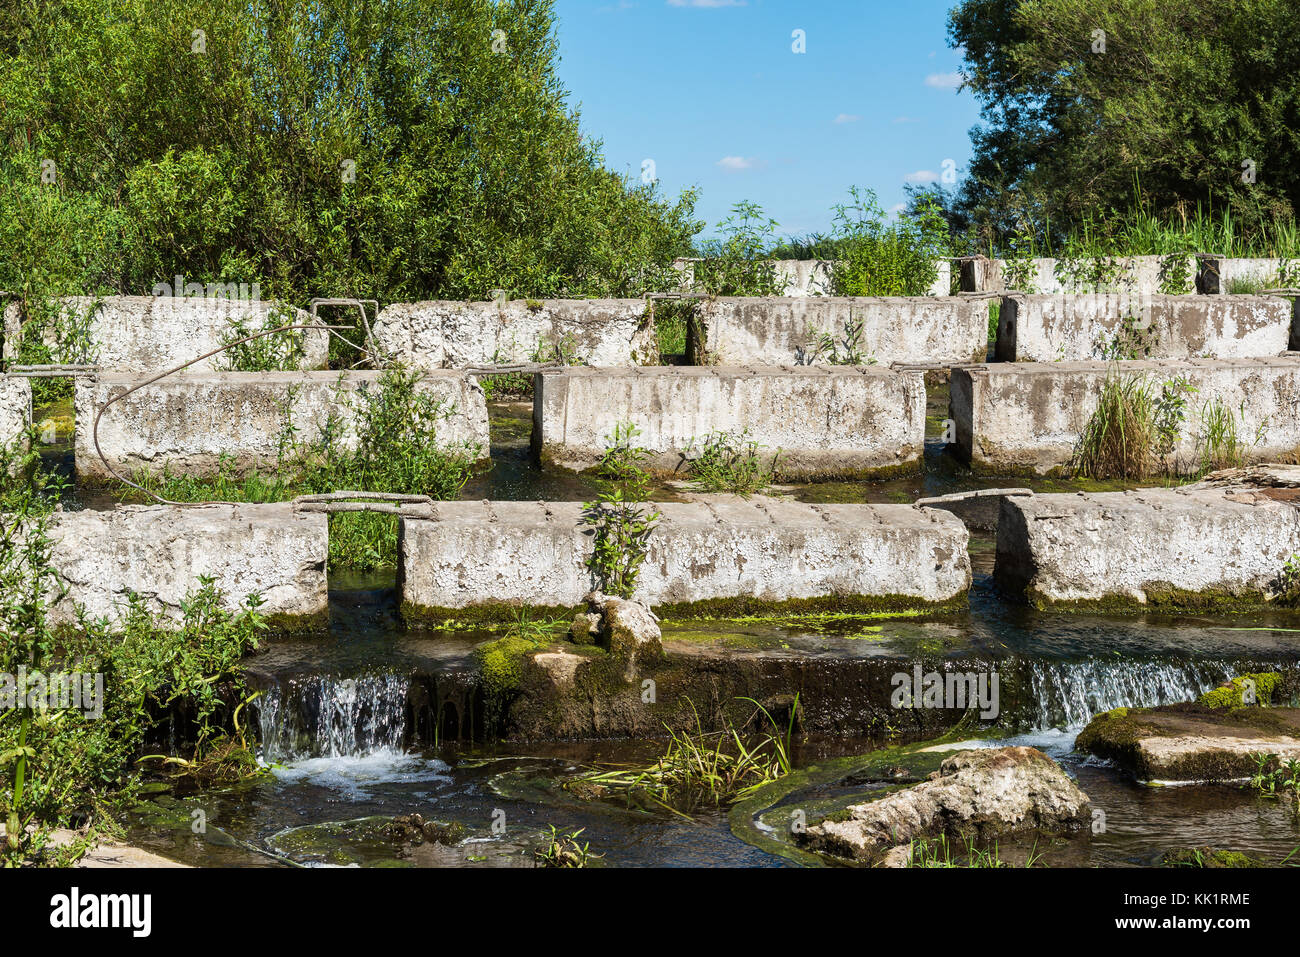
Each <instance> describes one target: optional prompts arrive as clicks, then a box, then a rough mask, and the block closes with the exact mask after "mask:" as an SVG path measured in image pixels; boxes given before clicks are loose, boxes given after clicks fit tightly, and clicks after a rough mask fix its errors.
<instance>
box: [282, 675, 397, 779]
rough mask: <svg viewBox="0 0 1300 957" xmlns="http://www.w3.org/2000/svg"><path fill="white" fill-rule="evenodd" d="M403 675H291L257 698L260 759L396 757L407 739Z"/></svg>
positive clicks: (285, 760)
mask: <svg viewBox="0 0 1300 957" xmlns="http://www.w3.org/2000/svg"><path fill="white" fill-rule="evenodd" d="M410 684H411V681H410V678H409V677H408V676H406V675H395V674H381V675H357V676H353V677H346V678H345V677H341V676H339V675H308V676H300V677H295V678H292V679H290V680H288V681H287V682H285V683H283V684H274V685H271V686H270V687H268V688H267V689H265V691H264V692H263V694H262V696H261V697H260V698H258V699H257V702H256V706H257V708H258V720H259V723H260V726H261V731H262V760H264V761H276V762H280V763H284V762H288V761H298V760H302V759H304V758H321V757H326V758H340V757H365V756H366V755H370V754H377V753H382V752H391V753H400V752H401V750H402V744H403V740H404V738H405V735H406V711H407V706H406V702H407V693H408V691H409V689H410Z"/></svg>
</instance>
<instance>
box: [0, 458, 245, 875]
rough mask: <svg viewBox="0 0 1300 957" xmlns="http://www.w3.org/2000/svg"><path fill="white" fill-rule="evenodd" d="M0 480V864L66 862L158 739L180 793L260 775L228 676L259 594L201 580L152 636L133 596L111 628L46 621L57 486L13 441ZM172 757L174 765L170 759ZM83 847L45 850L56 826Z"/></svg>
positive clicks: (145, 610) (108, 822) (240, 690)
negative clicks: (232, 594) (233, 597)
mask: <svg viewBox="0 0 1300 957" xmlns="http://www.w3.org/2000/svg"><path fill="white" fill-rule="evenodd" d="M3 459H4V461H3V465H4V466H5V467H4V468H3V469H0V473H2V474H3V478H2V479H0V634H3V635H4V641H3V642H0V820H3V821H4V823H5V837H4V840H3V841H2V842H0V861H3V863H4V864H5V865H6V866H18V865H23V864H32V863H46V864H66V863H70V861H71V860H72V859H73V858H74V857H75V856H76V855H77V854H78V853H80V852H81V851H83V850H84V849H85V847H86V845H87V843H88V842H89V841H91V840H93V837H94V835H96V834H99V833H111V832H112V831H113V829H114V827H115V824H114V820H115V819H114V817H113V812H114V810H115V809H116V808H118V807H120V806H121V804H122V802H124V801H128V800H130V799H131V798H132V797H134V796H135V794H136V793H138V791H139V788H140V786H141V784H142V782H143V781H144V779H145V777H146V775H148V774H149V773H150V772H151V765H150V762H149V761H146V760H143V759H145V757H146V749H147V748H148V747H149V746H150V745H153V746H157V745H159V744H170V745H171V748H172V750H173V752H174V753H173V754H169V755H167V756H164V757H163V759H162V760H163V761H165V763H161V762H160V763H156V764H153V765H152V767H153V768H154V769H157V770H163V769H165V770H166V771H167V772H168V773H169V776H171V777H173V778H175V777H182V778H184V779H186V781H187V782H188V783H189V784H191V785H200V784H204V783H208V782H217V781H222V782H229V781H231V780H239V779H243V778H245V777H247V776H249V775H252V774H257V773H259V771H258V768H257V763H256V760H255V758H254V757H253V756H252V753H251V751H250V750H249V747H248V744H247V742H246V740H245V739H244V736H243V733H242V728H241V725H240V724H239V718H238V716H239V712H240V710H241V709H242V706H243V705H244V704H246V703H247V702H248V701H249V700H250V695H249V692H248V690H247V688H246V687H245V686H244V685H243V683H242V681H241V680H240V678H239V676H238V673H237V671H236V665H237V663H238V661H239V660H240V659H241V658H242V657H243V656H244V655H245V654H247V653H248V652H249V651H251V650H253V649H254V648H256V647H257V644H258V641H259V639H260V637H261V635H262V633H263V632H264V630H265V629H266V622H265V621H264V620H263V619H262V617H261V616H260V615H259V613H258V607H259V605H260V604H261V602H260V600H259V598H258V596H256V595H248V596H244V597H243V599H242V600H241V601H239V602H238V603H237V604H232V603H231V601H229V600H228V598H227V596H225V595H223V594H222V593H221V592H220V591H219V590H218V589H217V588H216V587H215V586H214V585H213V583H212V582H211V581H209V580H199V581H198V582H196V583H195V586H194V588H193V590H192V591H191V593H190V594H189V596H188V597H187V598H186V600H185V601H184V602H183V603H182V605H181V608H180V609H179V616H178V620H177V621H175V622H171V623H169V625H168V626H166V627H164V624H163V622H162V620H161V619H160V618H159V610H158V609H156V608H154V607H153V606H151V605H150V604H149V603H148V601H147V600H146V599H145V598H143V597H141V596H131V597H130V599H129V601H128V603H127V605H126V607H125V608H124V609H123V614H122V616H121V619H120V620H119V621H118V622H116V623H110V622H109V621H106V620H91V619H88V618H86V617H85V616H81V617H80V618H79V619H78V620H75V621H73V622H70V623H65V624H61V625H59V626H57V627H56V626H55V624H53V623H52V620H51V615H50V602H51V600H52V599H53V598H54V597H55V596H57V595H58V594H59V590H60V582H59V575H58V570H57V569H56V568H55V567H54V565H53V563H52V553H53V547H54V543H53V541H52V539H51V537H50V535H51V518H52V515H53V514H54V509H55V503H56V502H57V500H58V494H59V492H60V491H61V486H60V484H59V483H58V481H57V480H55V479H53V478H51V477H50V476H48V475H46V474H44V473H43V472H42V471H41V470H40V466H39V462H38V460H37V458H36V457H35V456H34V455H33V454H32V453H28V452H23V451H22V450H21V446H11V447H9V448H8V449H6V450H5V451H4V456H3ZM178 755H182V756H178ZM60 827H70V828H80V829H83V830H84V832H85V834H86V835H87V838H86V840H82V841H77V842H74V843H73V844H72V845H68V846H59V847H56V846H54V845H52V844H51V836H52V832H53V830H54V829H55V828H60Z"/></svg>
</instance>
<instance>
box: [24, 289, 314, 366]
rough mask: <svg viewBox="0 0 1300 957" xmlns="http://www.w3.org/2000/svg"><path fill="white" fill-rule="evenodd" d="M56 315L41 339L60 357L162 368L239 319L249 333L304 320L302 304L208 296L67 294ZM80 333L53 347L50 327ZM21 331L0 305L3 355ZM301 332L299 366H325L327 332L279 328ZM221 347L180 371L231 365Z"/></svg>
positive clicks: (206, 345) (227, 334)
mask: <svg viewBox="0 0 1300 957" xmlns="http://www.w3.org/2000/svg"><path fill="white" fill-rule="evenodd" d="M58 316H59V318H57V319H53V320H51V321H50V322H46V323H45V328H44V329H43V330H42V338H43V340H44V341H45V343H46V344H47V345H50V346H51V347H52V348H55V349H56V350H57V351H60V352H65V351H66V352H70V353H71V354H67V355H62V356H57V358H58V359H59V361H63V362H68V363H73V364H77V365H98V366H99V368H100V369H102V370H104V371H105V372H128V373H129V372H161V371H162V370H164V369H170V368H173V367H175V366H178V365H180V364H181V363H183V362H188V361H189V360H190V359H194V358H197V357H198V356H201V355H203V354H204V353H205V352H211V351H212V350H213V349H219V348H220V347H221V346H222V345H224V344H225V343H226V342H227V341H229V340H230V339H231V338H232V337H233V329H234V327H235V325H236V324H237V323H240V322H242V323H243V325H244V328H245V329H246V330H247V331H248V332H249V333H252V332H258V331H261V330H262V329H263V328H274V327H275V326H283V325H290V324H298V325H304V324H308V323H310V322H311V321H312V320H311V316H310V315H309V314H308V313H306V312H304V311H303V310H301V309H295V308H293V307H290V306H283V305H279V304H277V303H272V302H262V301H260V300H240V299H225V298H221V297H216V296H214V297H206V296H107V297H103V298H95V297H91V296H70V297H68V298H65V299H61V300H59V301H58ZM60 325H61V326H64V327H65V329H67V330H71V329H72V328H73V327H76V328H77V329H79V330H80V334H76V333H69V332H66V331H65V333H64V336H63V338H64V339H65V340H66V339H67V337H68V336H69V335H71V339H72V340H74V341H75V345H69V346H67V347H66V348H60V347H59V340H60V335H59V332H58V330H57V329H56V328H55V327H56V326H60ZM24 332H25V333H26V334H28V335H31V334H33V332H32V331H31V327H30V326H25V325H23V324H22V323H21V313H20V306H19V304H18V303H10V305H9V306H7V307H6V308H5V342H4V354H5V357H6V358H7V359H8V360H10V361H13V360H14V359H15V358H16V357H17V355H18V348H19V340H20V338H21V336H22V335H23V334H24ZM285 335H293V336H300V337H302V338H301V342H302V344H303V350H304V358H303V361H302V368H304V369H324V368H325V367H326V366H327V365H328V362H329V333H327V332H317V331H314V330H310V331H308V330H302V331H293V332H288V333H285ZM229 367H230V366H229V360H228V358H227V354H226V353H220V354H218V355H216V356H213V357H211V358H208V359H204V360H203V361H202V362H198V363H195V364H194V365H192V366H190V367H189V369H188V370H186V371H193V372H209V371H213V370H218V369H226V368H229Z"/></svg>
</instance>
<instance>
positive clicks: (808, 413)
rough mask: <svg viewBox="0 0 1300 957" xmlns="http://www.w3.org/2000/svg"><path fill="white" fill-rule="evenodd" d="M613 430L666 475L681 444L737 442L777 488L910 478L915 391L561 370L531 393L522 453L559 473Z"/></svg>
mask: <svg viewBox="0 0 1300 957" xmlns="http://www.w3.org/2000/svg"><path fill="white" fill-rule="evenodd" d="M620 422H632V423H634V424H635V425H637V426H639V427H640V429H641V434H640V435H638V436H637V439H636V441H637V443H638V444H639V445H640V446H642V447H643V448H646V449H649V450H650V451H651V453H652V459H651V464H652V465H653V467H655V468H657V469H662V470H669V471H671V470H676V469H678V468H679V467H680V466H681V465H682V462H683V454H684V453H685V452H686V450H687V448H688V446H689V444H690V442H691V440H692V439H696V440H700V439H703V438H704V437H705V436H707V435H709V434H710V433H712V432H718V431H730V432H736V433H739V432H740V431H741V430H745V429H748V430H749V435H748V439H749V440H751V441H754V442H757V443H759V444H760V445H761V446H763V447H764V451H765V453H766V454H768V455H770V454H771V453H773V452H775V450H777V449H781V460H780V463H779V465H778V473H777V474H778V475H779V476H781V477H786V478H801V477H832V476H846V477H847V476H852V475H871V474H877V473H881V472H885V471H895V470H899V469H912V468H915V467H917V465H918V463H919V462H920V457H921V454H922V451H923V449H924V446H925V381H924V377H923V375H922V374H921V373H919V372H895V371H892V370H890V369H886V368H883V367H880V366H816V367H799V368H795V367H786V368H772V367H743V368H741V367H729V366H717V367H688V366H679V367H675V368H665V367H657V368H644V369H628V370H621V369H620V370H615V369H568V370H565V371H563V372H544V373H539V374H538V375H537V376H536V377H535V378H534V386H533V449H534V451H535V452H537V453H538V454H539V455H540V456H541V458H542V459H543V460H544V461H546V462H550V463H554V464H557V465H560V466H562V467H564V468H570V469H586V468H590V467H591V466H593V465H595V464H596V463H597V462H598V461H599V460H600V457H601V455H602V454H603V452H604V450H605V447H606V444H607V437H608V436H609V435H610V434H611V433H612V432H613V431H614V427H615V426H616V425H617V424H618V423H620Z"/></svg>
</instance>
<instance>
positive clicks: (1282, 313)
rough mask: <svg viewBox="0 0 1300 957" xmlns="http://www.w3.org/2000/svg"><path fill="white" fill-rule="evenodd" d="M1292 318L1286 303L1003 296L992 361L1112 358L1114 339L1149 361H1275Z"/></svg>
mask: <svg viewBox="0 0 1300 957" xmlns="http://www.w3.org/2000/svg"><path fill="white" fill-rule="evenodd" d="M1293 313H1294V309H1293V307H1292V304H1291V302H1290V301H1289V300H1286V299H1280V298H1277V297H1274V296H1223V297H1216V298H1213V299H1209V298H1205V297H1197V296H1135V295H1129V294H1127V293H1118V294H1109V295H1054V296H1026V295H1018V294H1017V295H1009V296H1004V297H1003V299H1002V304H1001V308H1000V309H999V311H998V341H997V347H996V350H995V357H996V358H997V360H998V361H999V362H1016V361H1020V362H1058V361H1062V360H1065V361H1071V362H1073V361H1087V360H1091V359H1105V358H1114V357H1115V355H1114V347H1115V343H1116V342H1117V340H1119V341H1121V342H1124V346H1123V347H1122V351H1123V349H1127V348H1129V347H1130V346H1132V345H1136V344H1138V343H1139V341H1140V344H1141V345H1142V346H1143V347H1144V348H1146V349H1148V351H1147V352H1146V354H1145V355H1144V356H1143V358H1148V359H1186V358H1192V357H1196V356H1200V357H1204V358H1218V359H1240V358H1251V357H1254V356H1276V355H1279V354H1280V353H1282V352H1283V351H1285V350H1286V348H1287V344H1288V343H1289V342H1290V340H1291V327H1292V321H1293ZM1134 333H1136V336H1135V335H1134ZM1126 340H1127V341H1126ZM1120 357H1121V358H1125V357H1126V356H1123V355H1122V354H1121V356H1120Z"/></svg>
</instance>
